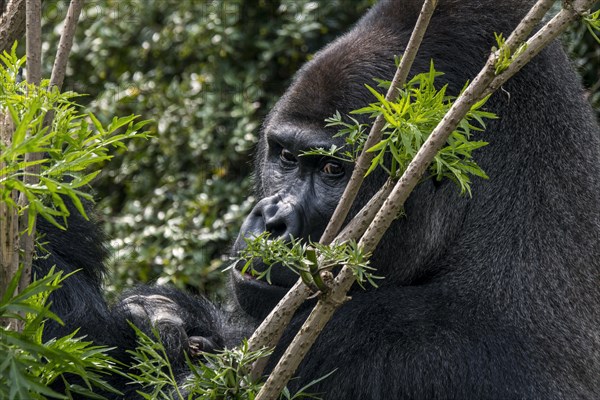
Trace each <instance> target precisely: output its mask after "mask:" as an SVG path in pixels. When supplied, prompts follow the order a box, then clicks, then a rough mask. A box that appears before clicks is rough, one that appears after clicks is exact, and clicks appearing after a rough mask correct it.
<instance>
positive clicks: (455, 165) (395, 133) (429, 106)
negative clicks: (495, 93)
mask: <svg viewBox="0 0 600 400" xmlns="http://www.w3.org/2000/svg"><path fill="white" fill-rule="evenodd" d="M440 75H442V74H441V73H440V72H438V71H436V70H435V68H434V67H433V62H432V63H431V66H430V69H429V72H426V73H421V74H417V75H415V76H414V77H413V78H412V79H411V80H410V81H409V82H407V83H406V85H405V86H404V88H402V89H401V90H400V94H399V96H398V97H397V99H396V100H394V101H387V100H386V99H385V97H384V96H383V95H382V94H380V93H379V92H378V91H377V90H375V89H374V88H372V87H370V86H367V87H368V89H369V90H370V91H371V93H372V94H373V96H374V97H375V98H376V99H377V102H375V103H371V104H369V105H368V106H367V107H363V108H361V109H359V110H355V111H353V112H352V113H353V114H368V115H369V116H370V117H371V118H372V119H374V118H376V117H377V116H379V115H383V117H384V118H385V125H384V127H383V130H382V134H383V135H382V139H381V141H380V142H379V143H378V144H376V145H375V146H373V147H371V148H370V149H368V151H369V152H373V153H375V157H374V158H373V161H372V162H371V166H370V167H369V169H368V171H367V174H370V173H371V172H372V171H373V170H374V169H375V168H377V167H381V168H383V169H384V170H385V171H386V172H387V173H388V174H389V175H390V176H392V177H395V178H399V177H400V176H401V175H402V174H403V173H404V171H405V170H406V167H407V166H408V164H409V163H410V162H411V161H412V159H413V158H414V156H415V155H416V154H417V151H418V150H419V148H420V147H421V146H422V145H423V143H424V142H425V140H427V138H428V137H429V135H430V134H431V132H433V129H434V128H435V127H436V126H437V125H438V124H439V122H440V121H441V120H442V118H443V117H444V115H446V113H447V112H448V110H450V107H451V106H452V104H453V102H454V100H455V98H454V97H452V96H448V95H446V86H444V87H442V88H441V89H439V90H438V89H436V87H435V78H436V77H438V76H440ZM379 82H380V84H379V85H380V86H383V87H384V88H388V87H389V85H390V82H389V81H379ZM486 100H487V99H484V100H483V101H480V102H478V103H477V104H475V105H474V106H473V107H472V108H471V110H470V111H469V113H467V115H466V116H465V118H463V119H462V120H461V121H460V123H459V125H458V127H457V129H456V130H455V131H454V132H452V134H451V135H450V137H449V138H448V145H447V146H445V147H443V148H442V149H441V150H440V151H439V152H438V154H437V155H436V156H435V159H434V161H433V162H432V164H431V166H430V167H429V171H430V175H429V177H428V178H431V177H433V178H435V179H437V180H442V179H443V178H448V179H450V180H452V181H453V182H455V183H456V184H457V185H458V186H459V187H460V191H461V194H465V193H468V194H469V195H471V179H470V175H475V176H478V177H481V178H487V175H486V174H485V172H484V171H483V170H482V169H481V168H480V167H479V166H478V165H477V163H476V162H475V161H474V159H473V156H472V153H473V151H475V150H477V149H479V148H481V147H483V146H485V145H486V144H487V143H486V142H482V141H472V140H471V137H472V135H473V132H478V131H482V130H484V129H485V122H484V118H487V119H490V118H496V116H495V115H494V114H493V113H490V112H486V111H483V110H481V107H482V106H483V105H484V104H485V102H486ZM327 123H328V126H341V130H340V131H339V132H338V134H337V135H343V136H344V138H345V141H346V145H345V146H343V147H342V148H337V147H332V148H331V149H329V150H323V149H315V150H311V151H309V152H306V153H304V154H313V155H314V154H323V155H327V156H330V157H338V158H342V159H344V160H346V161H354V159H355V158H356V156H357V155H358V154H359V153H360V151H361V150H362V147H363V144H364V141H365V139H366V138H365V136H366V129H365V125H363V124H359V123H358V121H357V120H356V119H352V118H351V123H348V122H345V121H344V120H343V118H342V116H341V115H340V114H339V113H336V114H335V115H334V116H333V117H332V118H329V119H328V120H327ZM346 147H348V148H349V150H348V149H346ZM390 156H391V157H390Z"/></svg>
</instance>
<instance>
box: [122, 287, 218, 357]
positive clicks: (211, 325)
mask: <svg viewBox="0 0 600 400" xmlns="http://www.w3.org/2000/svg"><path fill="white" fill-rule="evenodd" d="M117 307H119V308H121V309H122V312H123V313H124V314H125V315H126V316H127V318H128V319H129V321H130V322H131V323H133V324H134V325H135V326H137V327H138V328H139V329H141V330H142V331H143V332H145V333H147V334H148V333H150V332H151V329H152V327H154V328H155V329H156V330H157V331H158V334H159V336H160V339H161V341H162V343H163V346H164V347H165V351H166V353H167V356H168V357H169V360H170V361H171V363H174V364H177V365H180V364H183V363H184V362H185V356H184V354H185V353H187V354H188V355H189V356H191V357H193V358H194V357H200V356H201V354H202V353H203V352H213V351H215V350H216V349H218V348H219V347H221V340H219V338H218V337H217V336H215V335H214V332H217V330H216V329H217V326H216V325H217V324H218V322H219V318H218V314H217V313H216V312H215V310H214V309H213V306H212V305H211V304H210V303H209V302H208V301H207V300H205V299H204V298H195V297H192V296H187V295H182V293H176V292H175V291H173V290H172V289H167V288H148V287H144V288H141V289H138V290H136V291H135V292H134V293H130V294H129V295H128V296H126V297H125V298H124V299H123V300H121V301H120V303H119V304H118V306H117Z"/></svg>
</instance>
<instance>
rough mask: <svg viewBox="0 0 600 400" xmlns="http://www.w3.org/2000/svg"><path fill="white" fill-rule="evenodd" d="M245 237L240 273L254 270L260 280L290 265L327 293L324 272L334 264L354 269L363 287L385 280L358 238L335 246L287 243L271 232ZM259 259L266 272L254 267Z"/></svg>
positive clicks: (266, 278)
mask: <svg viewBox="0 0 600 400" xmlns="http://www.w3.org/2000/svg"><path fill="white" fill-rule="evenodd" d="M244 240H245V241H246V247H245V248H244V250H242V252H241V254H240V256H239V257H240V258H241V259H244V260H246V263H245V265H244V267H243V268H242V270H241V272H242V273H246V272H248V273H251V274H252V275H253V276H255V277H256V278H257V279H265V280H266V281H267V282H269V283H271V271H272V269H273V268H281V267H287V268H289V269H290V270H292V271H293V272H295V273H296V274H298V275H300V276H301V277H302V279H303V281H304V282H305V283H306V284H307V285H310V286H311V287H315V286H316V288H317V289H318V290H321V291H322V292H326V291H327V290H328V286H327V283H326V282H323V278H322V276H321V273H322V272H325V271H331V270H332V269H333V268H334V267H341V266H348V267H349V268H351V269H352V271H353V272H354V275H355V277H356V281H357V282H358V283H359V284H360V285H361V286H362V285H363V284H364V283H365V282H368V283H369V284H370V285H371V286H374V287H377V284H376V283H375V280H377V279H383V278H382V277H379V276H376V275H374V273H373V271H374V268H373V267H370V266H369V261H368V258H369V257H370V254H368V253H365V252H363V251H361V249H360V248H359V247H358V246H357V244H356V242H355V241H349V242H344V243H341V244H332V245H323V244H321V243H317V242H304V241H302V240H300V239H292V240H291V241H287V242H286V241H284V240H283V239H281V238H275V239H272V238H271V237H270V233H269V232H264V233H262V234H260V235H258V236H256V237H254V238H245V239H244ZM256 259H260V260H261V261H262V263H264V264H265V265H266V266H267V268H266V269H265V270H264V271H258V270H256V269H255V268H254V265H253V261H254V260H256ZM230 268H233V266H232V267H230Z"/></svg>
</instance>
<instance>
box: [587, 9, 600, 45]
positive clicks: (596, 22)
mask: <svg viewBox="0 0 600 400" xmlns="http://www.w3.org/2000/svg"><path fill="white" fill-rule="evenodd" d="M583 20H584V22H585V24H586V26H587V28H588V31H589V32H590V34H591V35H592V36H593V37H594V39H596V42H598V43H600V37H598V32H600V10H598V11H596V12H593V13H590V15H588V16H587V17H585V18H584V19H583Z"/></svg>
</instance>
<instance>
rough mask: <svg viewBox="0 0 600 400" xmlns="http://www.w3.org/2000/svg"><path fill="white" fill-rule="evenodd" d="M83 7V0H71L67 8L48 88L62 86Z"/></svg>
mask: <svg viewBox="0 0 600 400" xmlns="http://www.w3.org/2000/svg"><path fill="white" fill-rule="evenodd" d="M82 8H83V0H71V3H70V4H69V9H68V10H67V16H66V18H65V23H64V26H63V31H62V35H61V36H60V42H59V43H58V50H57V52H56V58H55V59H54V66H53V67H52V75H51V77H50V87H49V88H48V89H52V87H54V86H56V87H58V89H59V90H60V89H61V88H62V85H63V81H64V79H65V74H66V72H67V61H68V60H69V54H71V48H72V47H73V38H74V37H75V28H77V22H78V21H79V15H80V14H81V9H82ZM48 125H49V124H48Z"/></svg>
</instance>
